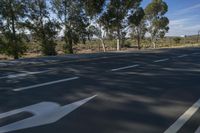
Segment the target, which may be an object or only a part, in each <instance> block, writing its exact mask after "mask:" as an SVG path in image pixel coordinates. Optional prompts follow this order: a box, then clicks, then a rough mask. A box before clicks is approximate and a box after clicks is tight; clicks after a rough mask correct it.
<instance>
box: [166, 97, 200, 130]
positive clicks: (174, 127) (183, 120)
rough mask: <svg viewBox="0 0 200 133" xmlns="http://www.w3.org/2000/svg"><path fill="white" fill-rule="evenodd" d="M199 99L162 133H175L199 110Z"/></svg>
mask: <svg viewBox="0 0 200 133" xmlns="http://www.w3.org/2000/svg"><path fill="white" fill-rule="evenodd" d="M199 107H200V99H199V100H198V101H197V102H196V103H194V104H193V105H192V107H190V108H189V109H188V110H187V111H186V112H185V113H184V114H183V115H182V116H180V117H179V118H178V119H177V120H176V121H175V123H174V124H172V125H171V126H170V127H169V128H168V129H167V130H166V131H165V132H164V133H176V132H178V130H179V129H180V128H181V127H182V126H183V125H184V124H185V123H186V122H187V121H188V120H189V119H190V118H191V117H192V115H193V114H194V113H195V112H196V111H197V110H198V109H199Z"/></svg>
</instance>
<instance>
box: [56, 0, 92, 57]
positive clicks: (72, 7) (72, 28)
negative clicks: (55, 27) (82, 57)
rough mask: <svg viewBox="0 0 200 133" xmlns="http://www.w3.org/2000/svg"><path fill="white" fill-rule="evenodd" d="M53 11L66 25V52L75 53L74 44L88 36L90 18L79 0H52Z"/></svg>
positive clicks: (64, 25) (62, 23) (63, 24)
mask: <svg viewBox="0 0 200 133" xmlns="http://www.w3.org/2000/svg"><path fill="white" fill-rule="evenodd" d="M52 6H53V11H54V13H56V15H57V16H58V18H59V19H60V21H61V26H63V27H64V40H65V46H64V48H65V49H66V50H65V52H67V53H70V54H71V53H73V45H76V44H77V43H78V42H79V41H80V40H81V39H82V40H84V39H85V37H86V36H87V31H86V27H88V26H89V22H88V18H87V16H86V14H85V12H84V11H83V4H82V3H81V1H79V0H52Z"/></svg>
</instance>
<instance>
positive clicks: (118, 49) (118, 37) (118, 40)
mask: <svg viewBox="0 0 200 133" xmlns="http://www.w3.org/2000/svg"><path fill="white" fill-rule="evenodd" d="M120 38H121V37H120V30H119V28H118V30H117V51H120V49H121V47H120V45H121V44H120V43H121V42H120Z"/></svg>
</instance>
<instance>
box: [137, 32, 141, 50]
mask: <svg viewBox="0 0 200 133" xmlns="http://www.w3.org/2000/svg"><path fill="white" fill-rule="evenodd" d="M137 44H138V49H139V50H140V49H141V46H140V35H139V34H138V35H137Z"/></svg>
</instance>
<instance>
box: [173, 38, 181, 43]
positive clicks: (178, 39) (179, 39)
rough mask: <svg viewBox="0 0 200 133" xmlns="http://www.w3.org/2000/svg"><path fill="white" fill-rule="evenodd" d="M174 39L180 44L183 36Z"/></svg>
mask: <svg viewBox="0 0 200 133" xmlns="http://www.w3.org/2000/svg"><path fill="white" fill-rule="evenodd" d="M173 40H174V42H175V43H176V44H179V43H180V42H181V38H180V37H175V38H174V39H173Z"/></svg>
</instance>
